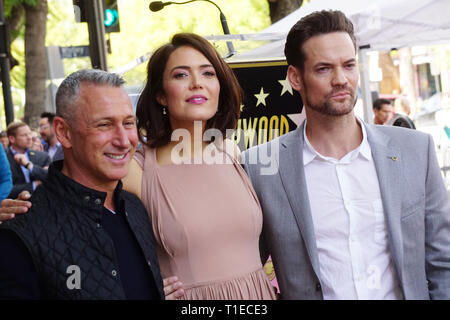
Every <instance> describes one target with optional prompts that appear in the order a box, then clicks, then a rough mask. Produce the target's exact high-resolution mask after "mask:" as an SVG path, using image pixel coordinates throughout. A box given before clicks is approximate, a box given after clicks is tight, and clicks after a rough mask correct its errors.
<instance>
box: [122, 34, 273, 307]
mask: <svg viewBox="0 0 450 320" xmlns="http://www.w3.org/2000/svg"><path fill="white" fill-rule="evenodd" d="M241 100H242V90H241V88H240V86H239V83H238V81H237V79H236V77H235V76H234V74H233V71H232V70H231V69H230V67H229V66H228V65H227V64H226V62H225V61H223V59H222V58H221V57H220V55H219V54H218V53H217V51H216V50H215V49H214V47H213V46H212V45H211V44H210V43H209V42H208V41H207V40H205V39H204V38H202V37H200V36H197V35H195V34H189V33H180V34H176V35H175V36H174V37H173V38H172V40H171V41H170V43H167V44H165V45H163V46H162V47H160V48H159V49H158V50H156V51H155V53H154V54H153V55H152V57H151V59H150V61H149V63H148V79H147V83H146V86H145V88H144V90H143V92H142V94H141V96H140V98H139V101H138V105H137V110H136V115H137V119H138V130H139V135H140V139H141V142H142V148H141V149H140V150H139V151H138V152H137V153H136V155H135V157H134V160H133V161H132V163H131V166H130V170H129V173H128V175H127V177H126V178H125V179H124V180H123V182H124V188H125V189H127V190H128V191H131V192H133V193H135V194H136V195H137V196H139V197H140V199H141V200H142V202H143V203H144V205H145V206H146V208H147V210H148V213H149V215H150V219H151V220H152V223H153V231H154V234H155V238H156V242H157V250H158V258H159V262H160V269H161V273H162V276H163V278H168V277H170V276H173V275H175V276H177V277H178V279H179V280H180V281H181V282H182V283H183V290H184V295H183V296H182V297H181V299H245V300H261V299H275V292H274V290H273V287H272V285H271V284H270V282H269V280H268V278H267V276H266V274H265V272H264V269H263V267H262V264H261V259H260V254H259V246H258V243H259V236H260V233H261V228H262V212H261V208H260V205H259V202H258V199H257V197H256V194H255V192H254V190H253V188H252V186H251V183H250V181H249V179H248V177H247V175H246V173H245V171H244V170H243V169H242V167H241V166H240V164H239V162H238V160H237V158H236V157H237V156H236V155H237V154H238V150H236V149H237V148H236V147H235V145H234V143H233V142H232V141H231V140H227V139H225V136H226V135H225V133H226V130H227V129H234V128H235V125H236V123H237V120H238V118H239V113H240V104H241ZM208 134H210V135H212V136H214V138H213V139H207V138H206V136H208ZM180 137H182V139H181V142H180V139H179V138H180ZM204 137H205V138H204ZM211 141H212V142H211Z"/></svg>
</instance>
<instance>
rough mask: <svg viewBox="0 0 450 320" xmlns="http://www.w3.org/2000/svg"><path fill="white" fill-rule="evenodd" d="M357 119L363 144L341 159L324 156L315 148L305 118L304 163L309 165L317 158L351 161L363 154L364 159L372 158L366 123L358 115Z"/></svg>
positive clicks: (341, 161)
mask: <svg viewBox="0 0 450 320" xmlns="http://www.w3.org/2000/svg"><path fill="white" fill-rule="evenodd" d="M356 121H358V123H359V124H360V127H361V130H362V134H363V139H362V141H361V144H360V145H359V146H358V147H357V148H356V149H354V150H352V151H350V152H349V153H347V154H346V155H345V156H343V157H342V158H341V159H340V160H337V159H335V158H332V157H326V156H323V155H321V154H320V153H319V152H317V151H316V150H315V149H314V147H313V146H312V145H311V143H310V142H309V140H308V137H307V136H306V125H307V119H305V125H304V127H303V139H304V141H305V143H304V144H303V165H304V166H306V165H308V164H309V163H310V162H311V161H313V160H314V159H316V158H318V159H321V160H323V161H327V162H331V163H349V162H352V161H353V160H354V159H356V157H358V156H359V155H361V156H362V157H363V158H364V159H366V160H368V161H370V160H372V150H371V149H370V145H369V141H368V140H367V133H366V128H365V124H364V122H363V121H362V120H361V119H359V118H358V117H356Z"/></svg>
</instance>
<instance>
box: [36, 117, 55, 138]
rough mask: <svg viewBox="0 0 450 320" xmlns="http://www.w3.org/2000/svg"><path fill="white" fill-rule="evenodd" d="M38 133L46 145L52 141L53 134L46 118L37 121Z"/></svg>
mask: <svg viewBox="0 0 450 320" xmlns="http://www.w3.org/2000/svg"><path fill="white" fill-rule="evenodd" d="M39 133H40V134H41V137H42V138H43V139H44V140H45V141H46V142H47V143H50V141H51V140H52V139H53V137H54V133H53V129H52V125H51V124H50V123H49V122H48V118H47V117H45V118H41V120H39Z"/></svg>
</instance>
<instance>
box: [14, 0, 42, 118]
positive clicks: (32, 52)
mask: <svg viewBox="0 0 450 320" xmlns="http://www.w3.org/2000/svg"><path fill="white" fill-rule="evenodd" d="M47 11H48V7H47V0H6V1H5V12H6V17H7V20H8V22H9V25H10V30H11V39H12V40H16V39H18V38H19V36H20V34H21V30H22V29H23V28H24V45H25V50H24V56H25V60H24V62H25V117H24V118H25V119H24V120H25V121H26V122H27V123H29V124H30V125H31V126H32V127H36V126H37V124H38V122H39V115H40V113H41V112H42V111H44V108H45V79H46V76H47V60H46V55H45V34H46V21H47ZM12 61H13V62H12V65H14V64H15V61H17V60H15V59H12Z"/></svg>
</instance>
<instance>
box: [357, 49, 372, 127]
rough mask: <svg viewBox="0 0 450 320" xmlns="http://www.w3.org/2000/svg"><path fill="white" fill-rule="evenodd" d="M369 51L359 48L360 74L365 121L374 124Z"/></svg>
mask: <svg viewBox="0 0 450 320" xmlns="http://www.w3.org/2000/svg"><path fill="white" fill-rule="evenodd" d="M367 51H368V50H367V49H365V48H359V50H358V57H359V73H360V77H361V79H360V83H361V92H362V96H363V105H364V121H365V122H366V123H372V122H373V109H372V93H371V92H370V80H369V62H368V59H367Z"/></svg>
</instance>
